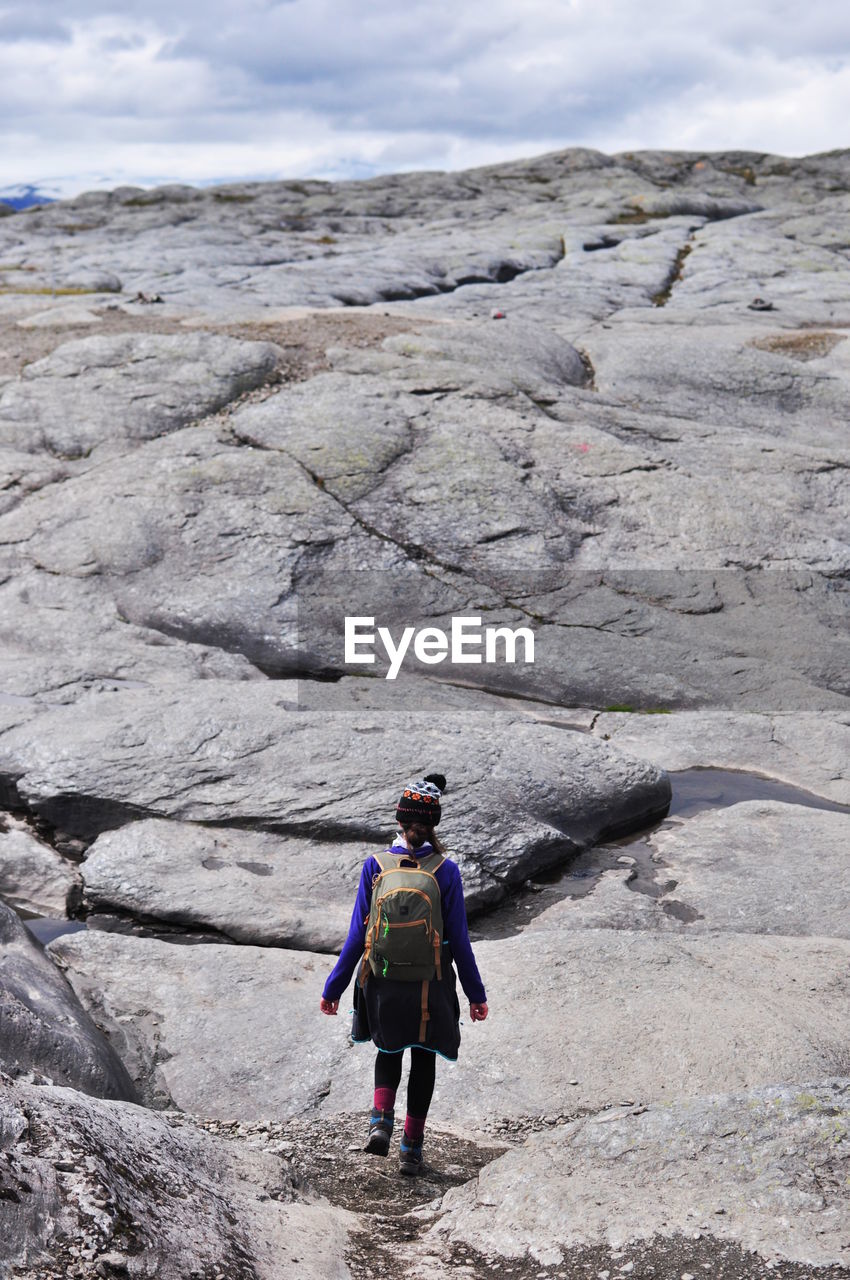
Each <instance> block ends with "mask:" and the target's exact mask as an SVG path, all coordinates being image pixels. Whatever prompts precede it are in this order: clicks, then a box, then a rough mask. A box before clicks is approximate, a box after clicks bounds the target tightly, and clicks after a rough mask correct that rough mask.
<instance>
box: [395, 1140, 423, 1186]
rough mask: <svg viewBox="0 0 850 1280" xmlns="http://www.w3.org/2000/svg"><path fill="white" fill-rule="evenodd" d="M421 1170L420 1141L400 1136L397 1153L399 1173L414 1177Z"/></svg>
mask: <svg viewBox="0 0 850 1280" xmlns="http://www.w3.org/2000/svg"><path fill="white" fill-rule="evenodd" d="M421 1168H422V1139H421V1138H408V1136H407V1134H406V1133H405V1134H404V1135H403V1136H402V1139H401V1144H400V1146H399V1151H398V1169H399V1173H404V1174H407V1176H408V1177H414V1176H415V1175H416V1174H417V1173H418V1172H419V1170H420V1169H421Z"/></svg>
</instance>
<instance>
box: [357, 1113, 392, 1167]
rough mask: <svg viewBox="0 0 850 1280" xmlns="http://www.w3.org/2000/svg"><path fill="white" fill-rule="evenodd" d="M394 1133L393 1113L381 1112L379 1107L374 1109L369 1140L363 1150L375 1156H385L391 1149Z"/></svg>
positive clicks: (370, 1118)
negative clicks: (391, 1139)
mask: <svg viewBox="0 0 850 1280" xmlns="http://www.w3.org/2000/svg"><path fill="white" fill-rule="evenodd" d="M392 1132H393V1113H392V1111H379V1110H378V1108H377V1107H373V1108H372V1114H371V1115H370V1117H369V1138H368V1140H367V1142H366V1146H365V1147H364V1148H363V1150H364V1151H368V1152H369V1153H370V1155H373V1156H385V1155H386V1154H387V1152H388V1151H389V1149H390V1138H391V1137H392Z"/></svg>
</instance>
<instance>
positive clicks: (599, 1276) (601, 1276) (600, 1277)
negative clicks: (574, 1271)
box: [596, 1271, 611, 1280]
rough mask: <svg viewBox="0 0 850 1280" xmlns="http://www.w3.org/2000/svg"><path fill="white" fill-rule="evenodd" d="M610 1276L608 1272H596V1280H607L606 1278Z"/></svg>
mask: <svg viewBox="0 0 850 1280" xmlns="http://www.w3.org/2000/svg"><path fill="white" fill-rule="evenodd" d="M610 1274H611V1272H610V1271H597V1273H596V1277H597V1280H608V1277H609V1276H610Z"/></svg>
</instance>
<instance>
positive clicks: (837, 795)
mask: <svg viewBox="0 0 850 1280" xmlns="http://www.w3.org/2000/svg"><path fill="white" fill-rule="evenodd" d="M592 732H593V733H595V734H597V735H598V736H599V737H601V738H605V739H607V740H609V741H611V742H613V743H614V744H615V745H618V746H620V747H622V749H623V750H624V751H628V752H629V753H630V754H632V755H636V756H639V757H640V758H641V759H646V760H654V761H655V762H656V763H658V764H660V763H662V762H663V767H664V768H666V769H669V770H671V771H675V772H678V771H679V770H682V769H695V768H696V769H705V768H715V769H736V770H742V771H745V772H749V773H753V774H762V775H766V776H768V777H771V778H777V779H779V780H781V781H782V782H786V783H789V784H791V785H792V786H797V787H801V788H803V789H804V790H806V791H810V792H812V793H813V794H814V795H816V796H823V798H824V799H826V800H831V801H834V802H835V803H837V804H844V805H850V765H848V761H850V716H848V715H846V714H845V713H843V712H839V713H838V714H836V715H834V716H830V715H825V714H819V715H816V714H806V713H805V712H801V713H800V714H798V715H787V716H766V715H752V714H748V713H746V712H731V713H724V712H721V711H718V710H703V711H698V712H694V711H677V712H674V713H672V714H670V715H663V716H644V715H630V714H624V713H622V712H609V713H603V714H602V715H599V716H596V717H595V718H594V719H593V720H592Z"/></svg>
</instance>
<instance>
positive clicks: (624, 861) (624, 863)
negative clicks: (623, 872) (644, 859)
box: [617, 853, 636, 867]
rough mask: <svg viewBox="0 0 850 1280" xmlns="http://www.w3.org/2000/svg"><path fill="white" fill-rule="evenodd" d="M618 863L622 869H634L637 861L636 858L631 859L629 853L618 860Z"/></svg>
mask: <svg viewBox="0 0 850 1280" xmlns="http://www.w3.org/2000/svg"><path fill="white" fill-rule="evenodd" d="M617 861H618V862H619V864H620V866H621V867H633V866H634V865H635V861H636V860H635V859H634V858H630V857H629V855H628V854H627V853H624V854H622V855H621V856H620V857H619V858H618V859H617Z"/></svg>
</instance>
